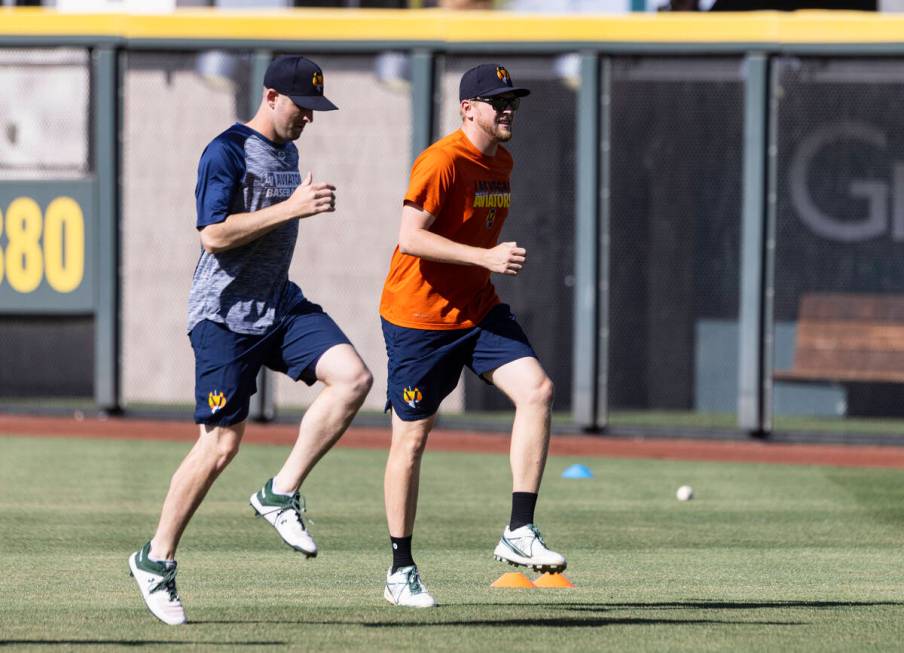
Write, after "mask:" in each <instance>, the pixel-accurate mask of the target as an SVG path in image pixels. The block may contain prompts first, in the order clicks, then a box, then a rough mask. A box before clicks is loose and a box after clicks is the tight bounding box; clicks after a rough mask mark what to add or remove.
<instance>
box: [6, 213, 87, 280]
mask: <svg viewBox="0 0 904 653" xmlns="http://www.w3.org/2000/svg"><path fill="white" fill-rule="evenodd" d="M84 276H85V216H84V214H83V213H82V209H81V207H80V206H79V204H78V202H76V201H75V200H74V199H72V198H71V197H57V198H55V199H53V200H52V201H51V202H50V204H48V205H47V210H46V211H45V212H44V213H43V214H42V213H41V207H40V206H39V205H38V203H37V202H36V201H35V200H33V199H32V198H30V197H17V198H16V199H14V200H13V201H12V202H10V204H9V206H8V207H7V208H6V211H5V212H4V211H3V209H2V207H0V286H2V285H3V284H8V285H9V287H10V288H12V289H13V290H15V291H16V292H20V293H30V292H33V291H34V290H36V289H37V288H38V286H40V285H41V281H42V280H46V281H47V285H48V286H50V288H52V289H53V290H55V291H56V292H59V293H69V292H72V291H73V290H75V289H76V288H78V287H79V285H80V284H81V283H82V279H83V278H84Z"/></svg>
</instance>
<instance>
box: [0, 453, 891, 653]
mask: <svg viewBox="0 0 904 653" xmlns="http://www.w3.org/2000/svg"><path fill="white" fill-rule="evenodd" d="M187 446H188V445H186V444H184V443H183V444H171V443H160V442H126V441H102V440H73V441H67V440H64V439H25V438H15V437H0V648H4V649H5V650H17V649H23V650H37V649H45V650H51V649H52V650H77V651H86V650H115V649H126V648H128V649H135V648H136V647H137V648H141V649H142V650H146V649H155V650H161V651H163V650H173V649H174V648H177V647H178V648H180V649H182V648H197V649H202V650H219V649H227V650H246V651H258V650H288V649H296V650H309V651H310V650H335V651H364V650H367V651H373V650H384V651H390V650H391V651H400V650H426V651H446V650H449V651H453V650H454V651H459V650H481V651H504V650H515V651H527V650H536V651H549V650H554V649H555V650H557V651H577V650H584V651H591V650H613V651H627V650H630V651H662V650H672V651H715V650H723V651H725V650H731V651H739V650H749V651H778V650H781V651H830V650H836V651H854V650H856V651H859V650H900V649H901V647H902V642H904V565H902V545H904V472H901V471H895V470H860V469H841V468H829V467H794V466H767V465H753V464H747V465H745V464H726V463H686V462H668V461H649V460H606V459H592V460H591V459H584V460H581V461H577V460H575V459H566V458H555V459H552V460H551V461H550V464H549V467H548V473H547V477H546V482H545V485H544V488H543V492H542V493H541V500H540V505H539V508H538V522H539V524H540V525H541V526H542V527H543V529H544V531H545V533H546V535H547V540H548V542H549V543H550V544H551V545H553V547H554V548H558V549H560V550H562V551H563V552H564V553H566V554H567V555H568V559H569V570H568V572H567V575H568V576H569V578H571V580H572V581H573V582H574V583H575V585H576V586H577V587H576V589H573V590H527V591H524V590H496V589H491V588H490V587H489V585H490V583H491V582H492V581H493V580H494V579H495V578H496V577H498V576H499V574H501V573H502V572H504V571H508V570H509V569H510V568H509V567H506V566H503V565H501V564H500V563H497V562H495V561H494V560H493V558H492V549H493V546H494V545H495V543H496V539H497V538H498V536H499V533H500V531H501V528H502V526H503V524H504V523H505V521H506V519H507V516H508V515H507V513H508V492H509V489H510V488H509V479H508V471H507V459H506V457H505V456H499V455H488V454H480V455H476V454H453V453H430V452H428V454H427V457H426V459H425V463H424V470H423V474H424V482H423V483H422V488H421V504H420V512H419V515H420V516H419V521H418V528H417V530H416V532H415V540H414V542H415V557H416V559H417V560H418V563H419V565H420V567H421V569H422V572H423V576H424V578H425V580H426V582H427V585H428V587H429V588H430V589H431V591H432V592H433V594H434V595H435V596H436V598H437V600H438V601H439V603H440V607H438V608H436V609H433V610H428V611H411V610H402V609H399V608H393V607H392V606H390V605H389V604H388V603H386V602H385V601H384V600H383V598H382V583H383V578H384V574H385V571H386V566H387V564H388V562H389V552H388V543H387V539H388V538H387V536H386V530H385V524H384V520H383V515H382V466H383V462H384V456H385V454H384V453H383V452H374V451H356V450H348V449H341V450H336V451H334V452H332V453H331V454H330V455H329V456H327V458H325V459H324V461H323V462H322V463H321V465H320V466H319V467H318V468H317V469H316V470H315V471H314V473H313V474H312V475H311V477H310V478H309V479H308V481H307V483H306V486H305V488H304V491H305V494H306V496H307V498H308V504H309V508H310V515H311V516H312V517H313V519H314V522H315V523H314V524H313V526H312V530H313V531H314V533H315V536H316V537H317V540H318V543H319V545H320V547H321V555H320V556H319V557H318V558H317V559H315V560H311V561H306V560H304V559H302V558H301V557H300V556H299V555H297V554H295V553H294V552H292V551H291V550H290V549H288V548H287V547H286V546H285V545H283V544H282V543H281V542H280V541H279V540H278V538H277V536H276V534H275V532H273V531H272V529H271V528H270V527H269V526H268V525H266V524H265V523H263V522H262V521H261V520H256V519H254V518H253V517H252V513H251V510H250V508H249V507H248V505H247V497H248V495H250V493H251V492H252V491H253V490H255V489H257V487H258V486H259V485H260V484H261V483H262V482H263V481H264V480H265V479H266V478H267V476H268V475H269V474H270V473H272V471H273V470H274V469H275V468H276V467H277V466H278V465H279V464H280V463H281V461H282V456H283V455H284V454H285V450H284V449H281V448H278V447H268V446H253V445H248V446H246V447H245V448H244V449H243V451H242V452H241V453H240V454H239V456H238V458H237V459H236V460H235V461H234V463H233V464H232V466H231V467H230V468H229V469H227V471H226V472H225V474H224V475H223V477H222V478H221V479H220V481H219V482H218V484H217V485H216V486H215V487H214V489H213V490H212V492H211V494H210V496H209V497H208V500H207V501H206V502H205V504H204V505H203V506H202V508H201V509H200V511H199V512H198V514H197V516H196V517H195V519H194V521H193V522H192V523H191V525H190V526H189V529H188V531H187V533H186V536H185V538H184V540H183V543H182V548H181V549H180V554H179V564H180V573H179V588H180V593H181V595H182V597H183V600H184V601H185V603H186V609H187V612H188V616H189V619H190V620H191V622H192V623H190V624H189V625H188V626H184V627H176V628H173V627H167V626H164V625H162V624H159V623H157V622H156V620H154V619H153V618H152V617H151V616H150V614H149V613H147V612H146V611H145V609H144V607H143V605H142V603H141V602H140V599H139V596H138V592H137V589H136V588H135V587H134V584H133V581H132V580H131V579H130V578H129V577H128V575H127V570H126V557H127V555H128V554H129V553H130V552H131V551H132V550H133V549H135V548H136V547H137V546H138V545H140V544H142V543H143V542H144V541H145V540H146V539H147V538H148V537H149V536H150V534H151V532H152V529H153V527H154V524H155V521H156V518H157V514H158V511H159V508H160V503H161V501H162V498H163V494H164V492H165V489H166V484H167V482H168V479H169V476H170V474H171V473H172V471H173V470H174V469H175V467H176V465H177V464H178V462H179V460H180V459H181V457H182V455H183V454H184V453H185V451H186V450H187ZM574 462H583V463H585V464H588V465H590V466H591V467H592V469H593V470H594V472H595V474H596V478H594V479H591V480H564V479H561V478H559V475H560V473H561V471H562V470H563V469H564V467H565V466H567V465H569V464H571V463H574ZM683 483H690V484H692V485H693V486H694V487H695V489H696V491H697V497H698V498H697V499H695V500H694V501H691V502H689V503H680V502H678V501H676V500H675V498H674V491H675V488H677V487H678V486H679V485H681V484H683Z"/></svg>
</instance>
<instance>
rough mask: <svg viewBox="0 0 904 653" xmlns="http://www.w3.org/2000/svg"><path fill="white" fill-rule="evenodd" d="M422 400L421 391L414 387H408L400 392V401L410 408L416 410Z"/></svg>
mask: <svg viewBox="0 0 904 653" xmlns="http://www.w3.org/2000/svg"><path fill="white" fill-rule="evenodd" d="M423 398H424V395H422V394H421V391H420V390H418V389H417V388H416V387H415V388H412V387H411V386H409V387H407V388H405V389H404V390H402V399H403V400H404V401H405V403H406V404H408V405H409V406H411V407H412V408H417V405H418V402H419V401H421V399H423Z"/></svg>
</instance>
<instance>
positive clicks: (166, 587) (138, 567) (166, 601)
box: [129, 542, 188, 626]
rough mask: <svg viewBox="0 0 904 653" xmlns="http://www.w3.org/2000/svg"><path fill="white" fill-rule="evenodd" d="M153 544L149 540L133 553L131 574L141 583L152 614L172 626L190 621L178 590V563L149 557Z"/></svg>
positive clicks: (139, 584) (130, 562) (145, 600)
mask: <svg viewBox="0 0 904 653" xmlns="http://www.w3.org/2000/svg"><path fill="white" fill-rule="evenodd" d="M150 545H151V543H150V542H148V543H147V544H145V545H144V546H143V547H142V548H140V549H139V550H138V551H136V552H135V553H133V554H132V555H130V556H129V575H130V576H132V577H133V578H134V579H135V582H136V583H138V589H139V591H140V592H141V598H143V599H144V604H145V605H146V606H147V607H148V610H150V611H151V614H152V615H154V616H155V617H157V618H158V619H159V620H160V621H162V622H163V623H165V624H169V625H170V626H178V625H180V624H184V623H187V622H188V620H187V619H186V618H185V610H184V609H183V608H182V600H181V599H180V598H179V594H178V593H177V592H176V563H175V562H157V561H156V560H151V559H149V558H148V557H147V556H148V550H149V549H150Z"/></svg>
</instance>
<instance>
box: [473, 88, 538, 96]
mask: <svg viewBox="0 0 904 653" xmlns="http://www.w3.org/2000/svg"><path fill="white" fill-rule="evenodd" d="M506 93H509V94H511V95H514V96H515V97H524V96H525V95H530V91H529V90H528V89H526V88H512V87H511V86H500V87H499V88H494V89H493V90H492V91H487V92H486V93H481V94H480V96H481V97H496V96H497V95H505V94H506Z"/></svg>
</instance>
